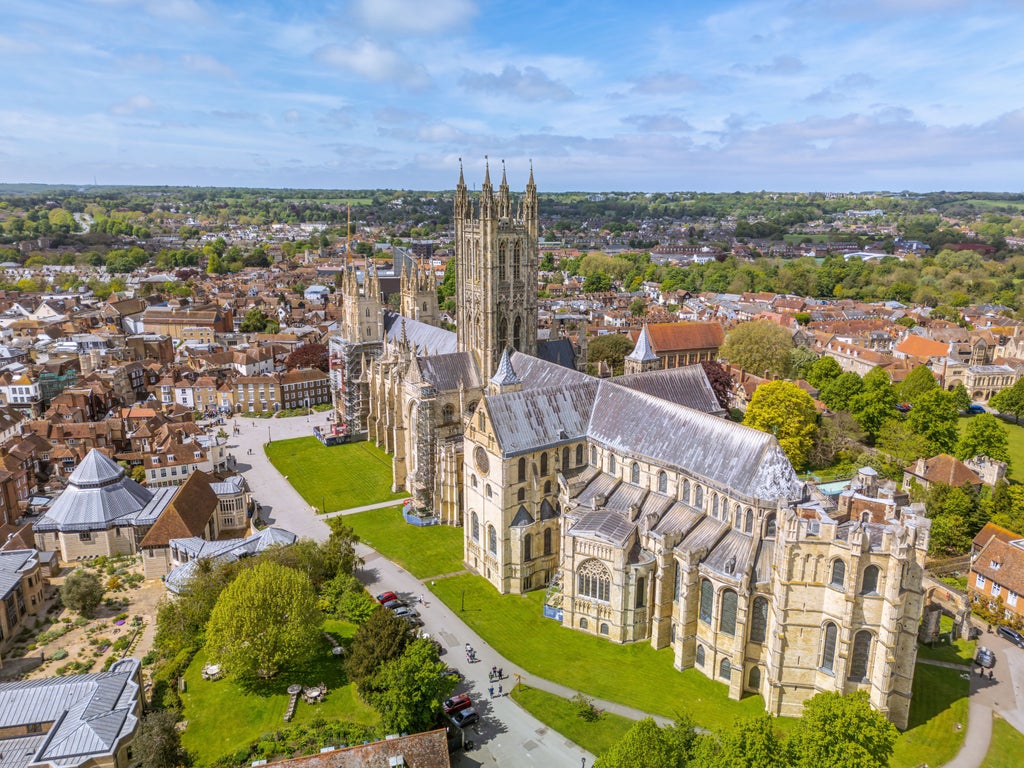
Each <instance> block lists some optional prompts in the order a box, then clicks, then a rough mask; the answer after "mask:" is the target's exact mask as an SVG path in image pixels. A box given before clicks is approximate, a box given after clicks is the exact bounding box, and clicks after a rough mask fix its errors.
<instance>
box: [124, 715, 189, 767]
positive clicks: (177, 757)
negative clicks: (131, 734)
mask: <svg viewBox="0 0 1024 768" xmlns="http://www.w3.org/2000/svg"><path fill="white" fill-rule="evenodd" d="M177 721H178V716H177V714H176V713H175V712H174V711H173V710H170V709H158V710H155V711H153V712H150V713H149V714H147V715H146V716H145V717H143V718H142V722H141V723H140V724H139V730H138V732H137V733H136V734H135V740H134V741H133V742H132V753H133V754H134V756H135V760H137V761H138V764H139V765H140V766H141V768H180V766H189V765H191V764H192V757H191V755H189V753H188V752H186V751H185V749H184V748H183V747H182V746H181V732H180V731H179V730H178V727H177Z"/></svg>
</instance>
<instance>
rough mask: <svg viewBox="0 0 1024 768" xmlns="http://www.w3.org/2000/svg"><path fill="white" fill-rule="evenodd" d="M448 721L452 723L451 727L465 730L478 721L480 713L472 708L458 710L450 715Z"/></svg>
mask: <svg viewBox="0 0 1024 768" xmlns="http://www.w3.org/2000/svg"><path fill="white" fill-rule="evenodd" d="M448 719H449V720H451V721H452V725H457V726H459V728H465V727H466V726H467V725H472V724H473V723H476V722H479V721H480V713H479V712H477V711H476V710H475V709H473V708H472V707H466V708H465V709H460V710H459V711H458V712H455V713H454V714H452V715H449V716H448Z"/></svg>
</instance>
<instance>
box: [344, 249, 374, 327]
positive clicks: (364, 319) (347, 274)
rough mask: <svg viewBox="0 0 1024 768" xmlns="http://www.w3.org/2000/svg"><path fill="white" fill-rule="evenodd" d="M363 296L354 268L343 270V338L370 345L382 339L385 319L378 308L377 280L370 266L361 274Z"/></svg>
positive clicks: (371, 264) (370, 263)
mask: <svg viewBox="0 0 1024 768" xmlns="http://www.w3.org/2000/svg"><path fill="white" fill-rule="evenodd" d="M362 288H363V289H362V292H360V290H359V276H358V274H357V272H356V269H355V267H351V266H350V267H346V268H345V271H344V273H343V277H342V282H341V294H342V301H343V302H344V313H343V318H342V325H343V331H342V333H343V335H344V336H345V338H347V339H350V340H352V341H359V342H371V341H381V340H382V339H383V338H384V315H383V313H382V307H381V291H380V278H378V277H377V269H376V267H375V266H374V265H373V263H372V262H368V263H367V265H366V269H365V270H364V272H363V287H362Z"/></svg>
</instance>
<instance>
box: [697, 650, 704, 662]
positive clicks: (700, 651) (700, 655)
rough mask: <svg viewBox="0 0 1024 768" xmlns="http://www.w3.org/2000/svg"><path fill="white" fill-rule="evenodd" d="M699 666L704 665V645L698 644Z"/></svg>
mask: <svg viewBox="0 0 1024 768" xmlns="http://www.w3.org/2000/svg"><path fill="white" fill-rule="evenodd" d="M697 666H698V667H703V666H704V646H703V645H698V646H697Z"/></svg>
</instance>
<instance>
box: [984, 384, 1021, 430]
mask: <svg viewBox="0 0 1024 768" xmlns="http://www.w3.org/2000/svg"><path fill="white" fill-rule="evenodd" d="M988 404H989V405H990V406H992V407H993V408H995V409H996V410H997V411H999V412H1000V413H1010V414H1013V418H1014V421H1015V422H1016V423H1018V424H1019V423H1020V417H1021V416H1022V415H1024V378H1020V379H1017V381H1016V382H1015V383H1014V385H1013V386H1012V387H1007V388H1006V389H1001V390H999V391H998V392H996V393H995V394H994V395H992V397H991V398H990V399H989V401H988Z"/></svg>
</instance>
